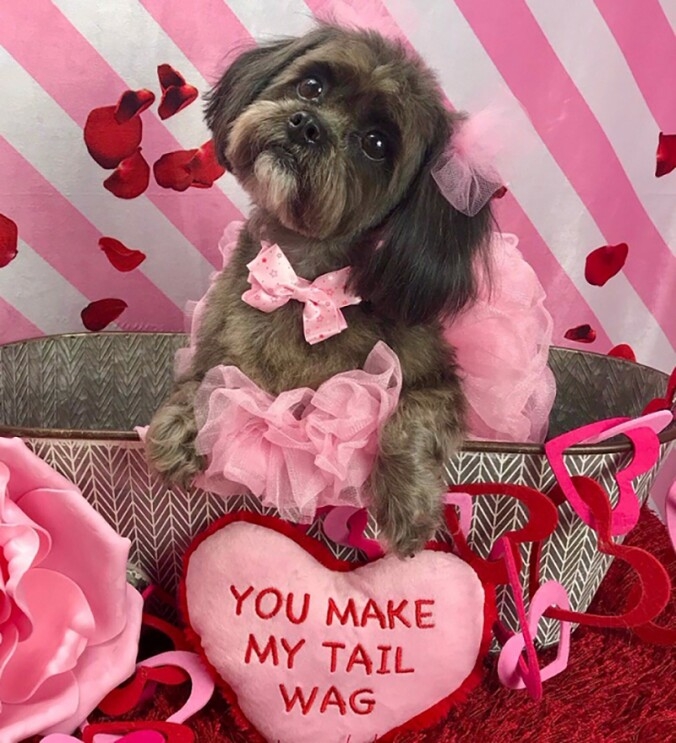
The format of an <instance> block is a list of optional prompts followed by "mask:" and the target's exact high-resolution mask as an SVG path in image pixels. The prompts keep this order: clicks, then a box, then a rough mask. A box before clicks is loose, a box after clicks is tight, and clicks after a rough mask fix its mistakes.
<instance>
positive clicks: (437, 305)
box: [206, 26, 487, 322]
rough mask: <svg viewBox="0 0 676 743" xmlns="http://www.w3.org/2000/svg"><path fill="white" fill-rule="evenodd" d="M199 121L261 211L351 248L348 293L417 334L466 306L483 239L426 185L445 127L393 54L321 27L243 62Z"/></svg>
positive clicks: (432, 101) (409, 62) (358, 36)
mask: <svg viewBox="0 0 676 743" xmlns="http://www.w3.org/2000/svg"><path fill="white" fill-rule="evenodd" d="M206 118H207V123H208V125H209V126H210V128H211V130H212V132H213V136H214V141H215V145H216V151H217V153H218V156H219V159H220V160H221V162H222V163H223V164H224V165H225V166H226V167H227V168H228V169H229V170H230V171H231V172H232V173H233V174H234V175H235V176H236V177H237V178H238V180H239V181H240V183H241V184H242V185H243V187H244V188H245V189H246V190H247V192H248V193H249V194H250V195H251V196H252V198H253V200H254V202H255V203H256V204H257V205H258V206H260V207H262V208H263V209H264V210H265V211H266V212H268V213H270V214H272V215H273V216H274V217H275V218H276V219H278V220H279V222H281V224H283V225H284V226H285V227H287V228H288V229H291V230H293V231H294V232H297V233H300V234H302V235H306V236H308V237H310V238H313V239H314V240H315V241H329V240H332V239H346V238H350V239H351V241H352V243H353V245H354V254H353V255H351V256H350V262H351V264H352V268H353V274H352V275H353V281H354V285H355V289H356V290H357V291H359V292H360V294H361V296H362V297H365V298H368V299H369V300H370V301H371V302H372V303H374V304H375V305H377V306H378V307H379V308H380V310H381V311H383V312H385V313H386V314H390V315H392V316H393V317H401V318H403V319H405V320H407V321H409V322H419V321H424V320H426V319H429V318H430V317H432V316H433V315H434V314H435V313H438V312H443V311H451V312H452V311H455V310H456V309H459V308H460V307H461V306H463V305H464V304H465V303H466V301H467V300H468V299H469V298H470V296H471V295H472V292H473V279H472V267H471V264H470V263H471V257H472V255H473V253H474V252H475V250H476V249H477V248H478V247H479V245H480V243H481V241H482V240H483V239H484V238H485V234H486V229H485V228H484V229H478V230H475V226H476V227H477V228H478V227H480V223H482V218H481V215H478V216H479V218H478V219H477V218H475V220H476V222H475V223H472V224H471V220H468V218H466V217H463V216H462V215H460V214H459V213H458V212H455V210H453V209H452V207H451V206H450V205H449V204H448V203H447V202H446V201H445V200H444V199H443V197H442V196H441V194H440V193H439V192H438V190H437V188H436V186H435V184H434V183H433V180H432V178H431V176H430V172H429V171H430V167H431V165H432V164H433V163H434V162H435V160H436V158H437V157H438V156H439V155H440V154H441V152H442V151H443V148H444V146H445V145H446V143H447V141H448V138H449V136H450V135H451V133H452V128H453V116H452V115H451V114H449V113H448V112H447V111H446V110H445V108H444V106H443V102H442V98H441V94H440V92H439V88H438V85H437V83H436V80H435V78H434V76H433V74H432V73H431V72H430V71H429V70H428V69H427V68H426V67H425V66H424V64H423V63H422V62H421V61H420V60H419V59H418V58H416V57H414V56H412V55H411V54H410V53H408V52H406V51H405V50H404V49H403V47H402V46H401V45H398V44H396V43H393V42H390V41H387V40H385V39H383V38H382V37H380V36H379V35H377V34H374V33H368V32H358V31H347V30H344V29H339V28H335V27H331V26H323V27H320V28H318V29H316V30H315V31H312V32H311V33H309V34H307V35H306V36H303V37H301V38H298V39H291V40H287V41H281V42H277V43H275V44H271V45H268V46H264V47H259V48H256V49H253V50H251V51H247V52H245V53H244V54H242V55H241V56H240V57H238V58H237V59H236V60H235V62H234V63H233V64H232V65H231V66H230V68H229V69H228V70H227V72H226V73H225V75H224V76H223V78H222V79H221V80H220V82H219V83H218V84H217V85H216V87H215V88H214V89H213V91H212V92H211V93H210V94H209V97H208V106H207V112H206ZM485 216H486V215H485V214H484V215H483V223H486V224H487V222H486V219H485ZM451 223H453V224H451ZM474 231H476V235H475V234H473V232H474ZM441 236H443V244H442V240H441ZM376 246H377V247H376ZM449 256H451V257H450V258H449ZM440 271H441V273H442V275H444V276H445V277H446V280H445V281H444V282H443V286H442V282H441V281H440V278H439V275H438V274H439V272H440ZM449 277H451V279H452V280H451V285H449V283H448V280H449ZM452 277H455V278H454V279H453V278H452Z"/></svg>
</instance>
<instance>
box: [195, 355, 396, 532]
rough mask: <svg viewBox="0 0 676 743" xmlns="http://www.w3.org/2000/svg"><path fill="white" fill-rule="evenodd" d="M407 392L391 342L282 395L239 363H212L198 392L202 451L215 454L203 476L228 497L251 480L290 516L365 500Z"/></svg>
mask: <svg viewBox="0 0 676 743" xmlns="http://www.w3.org/2000/svg"><path fill="white" fill-rule="evenodd" d="M400 390H401V368H400V365H399V360H398V359H397V357H396V355H395V354H394V352H393V351H392V350H391V349H389V348H388V347H387V346H386V345H385V344H384V343H378V344H377V345H376V346H375V348H374V349H373V351H372V352H371V354H370V355H369V357H368V359H367V361H366V363H365V365H364V369H358V370H355V371H350V372H345V373H343V374H338V375H336V376H335V377H333V378H331V379H329V380H328V381H326V382H325V383H324V384H322V385H321V386H320V387H319V389H317V390H316V391H313V390H311V389H295V390H287V391H286V392H283V393H281V394H280V395H278V396H277V397H276V398H275V397H273V396H272V395H269V394H268V393H267V392H265V391H264V390H261V389H260V388H259V387H258V386H257V385H256V384H255V383H254V382H252V381H251V380H250V379H249V378H248V377H246V375H244V374H243V373H242V372H241V371H240V370H239V369H236V368H235V367H224V366H221V367H217V368H215V369H212V370H211V371H210V372H209V373H208V374H207V376H206V378H205V380H204V383H203V384H202V386H201V387H200V390H199V393H198V395H197V403H196V418H197V424H198V427H199V432H198V435H197V450H198V452H199V453H201V454H204V455H206V456H207V460H208V467H207V470H206V472H205V473H204V474H203V475H202V476H201V477H200V478H199V479H198V481H197V484H198V485H199V486H200V487H203V488H205V489H207V490H211V491H212V492H216V493H219V494H220V495H222V496H224V497H227V496H230V495H234V494H236V493H241V492H242V491H243V490H244V489H245V488H246V489H248V490H250V491H251V492H252V493H253V494H254V495H256V496H258V497H259V498H261V501H262V502H263V504H264V505H266V506H272V507H274V508H276V509H277V510H278V511H279V512H280V513H281V514H282V515H283V516H284V517H285V518H288V519H290V520H293V521H301V522H307V521H311V520H312V519H313V518H314V515H315V513H316V510H317V508H320V507H322V506H328V505H333V506H335V505H354V506H358V507H362V506H363V505H364V504H365V499H366V494H365V493H364V484H365V483H366V481H367V479H368V477H369V475H370V473H371V469H372V467H373V462H374V459H375V455H376V451H377V447H378V437H379V433H380V430H381V429H382V426H383V425H384V423H385V422H386V420H387V419H388V418H389V416H390V415H391V414H392V413H393V411H394V409H395V408H396V405H397V402H398V400H399V393H400Z"/></svg>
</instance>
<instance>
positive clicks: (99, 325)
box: [80, 299, 127, 332]
mask: <svg viewBox="0 0 676 743" xmlns="http://www.w3.org/2000/svg"><path fill="white" fill-rule="evenodd" d="M126 309H127V303H126V302H125V301H123V300H122V299H98V300H97V301H96V302H91V303H90V304H88V305H87V306H86V307H85V308H84V309H83V310H82V312H81V313H80V317H81V318H82V324H83V325H84V326H85V328H87V330H91V331H93V332H97V331H99V330H103V329H104V328H105V327H106V326H108V325H110V323H111V322H114V321H115V320H117V318H118V317H119V316H120V315H121V314H122V313H123V312H124V311H125V310H126Z"/></svg>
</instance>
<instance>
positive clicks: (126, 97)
mask: <svg viewBox="0 0 676 743" xmlns="http://www.w3.org/2000/svg"><path fill="white" fill-rule="evenodd" d="M154 102H155V93H153V92H152V90H147V89H146V88H143V89H142V90H125V91H124V93H122V95H121V96H120V100H119V101H118V102H117V106H116V107H115V113H114V116H115V121H117V123H118V124H124V122H125V121H129V119H131V118H132V117H133V116H138V115H139V114H141V113H143V112H144V111H145V110H146V108H149V107H150V106H152V105H153V103H154Z"/></svg>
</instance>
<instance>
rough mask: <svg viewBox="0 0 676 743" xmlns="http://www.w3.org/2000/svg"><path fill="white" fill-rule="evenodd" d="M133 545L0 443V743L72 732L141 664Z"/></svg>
mask: <svg viewBox="0 0 676 743" xmlns="http://www.w3.org/2000/svg"><path fill="white" fill-rule="evenodd" d="M128 552H129V540H127V539H123V538H122V537H120V536H119V535H118V534H116V533H115V531H114V530H113V529H112V528H111V527H110V526H109V525H108V524H107V523H106V522H105V521H104V519H103V518H102V517H101V516H100V515H99V514H98V513H96V512H95V511H94V510H93V508H92V507H91V506H90V505H89V504H88V503H87V501H86V500H85V499H84V497H83V496H82V494H81V493H80V492H79V491H78V490H77V488H76V487H75V486H74V485H73V484H72V483H70V482H68V480H66V479H65V478H63V477H62V476H61V475H59V474H58V473H57V472H56V471H55V470H53V469H52V468H51V467H50V466H49V465H48V464H46V463H45V462H44V461H42V460H41V459H40V458H39V457H37V456H35V455H34V454H33V453H32V452H31V451H30V450H29V449H28V447H26V445H25V444H24V443H23V442H22V441H21V440H20V439H3V438H0V731H1V735H0V740H2V743H16V742H17V741H20V740H23V739H24V738H27V737H29V736H31V735H36V734H48V733H52V732H54V733H56V732H59V733H70V732H72V731H73V730H75V729H76V728H77V727H78V725H80V724H81V723H82V722H83V721H84V719H85V718H86V716H87V715H88V714H89V713H90V712H91V711H92V710H93V709H94V708H95V707H96V705H97V704H98V702H99V701H100V700H101V699H102V698H103V697H104V696H105V695H106V694H107V693H108V692H109V691H110V690H111V689H113V688H114V687H115V686H117V685H118V684H120V683H121V682H122V681H124V680H125V679H126V678H127V677H129V676H130V675H131V674H132V673H133V671H134V667H135V661H136V651H137V647H138V638H139V632H140V626H141V613H142V599H141V596H140V595H139V594H138V593H137V592H136V591H135V590H134V589H133V588H131V586H129V585H128V584H127V582H126V563H127V556H128Z"/></svg>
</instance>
